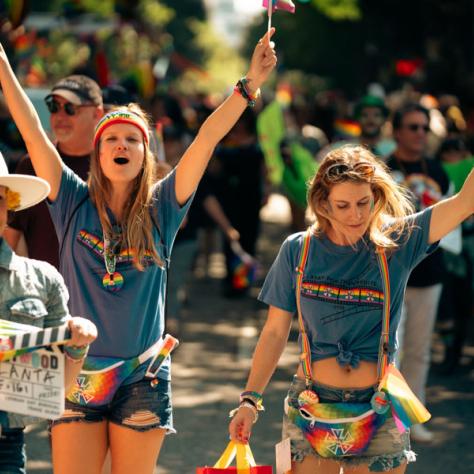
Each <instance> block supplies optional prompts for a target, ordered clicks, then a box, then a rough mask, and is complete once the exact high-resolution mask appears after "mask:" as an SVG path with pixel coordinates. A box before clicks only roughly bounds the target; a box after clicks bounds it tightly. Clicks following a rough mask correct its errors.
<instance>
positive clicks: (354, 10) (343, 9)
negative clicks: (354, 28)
mask: <svg viewBox="0 0 474 474" xmlns="http://www.w3.org/2000/svg"><path fill="white" fill-rule="evenodd" d="M312 4H313V5H314V6H315V7H316V8H317V9H319V10H320V11H321V13H323V14H324V15H326V16H327V17H328V18H331V19H332V20H359V19H360V17H361V11H360V8H359V0H312Z"/></svg>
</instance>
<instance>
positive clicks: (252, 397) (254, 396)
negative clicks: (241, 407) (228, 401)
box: [239, 390, 265, 411]
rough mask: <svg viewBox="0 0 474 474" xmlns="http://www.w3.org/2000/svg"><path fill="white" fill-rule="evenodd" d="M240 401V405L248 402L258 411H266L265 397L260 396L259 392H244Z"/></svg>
mask: <svg viewBox="0 0 474 474" xmlns="http://www.w3.org/2000/svg"><path fill="white" fill-rule="evenodd" d="M239 400H240V403H242V402H244V401H248V402H250V403H252V404H253V405H254V406H255V408H256V409H257V411H264V410H265V407H264V406H263V396H262V394H260V393H258V392H253V391H251V390H248V391H245V392H242V393H241V394H240V398H239Z"/></svg>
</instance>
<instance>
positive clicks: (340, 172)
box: [325, 162, 375, 181]
mask: <svg viewBox="0 0 474 474" xmlns="http://www.w3.org/2000/svg"><path fill="white" fill-rule="evenodd" d="M349 174H357V175H359V176H361V177H363V178H372V176H373V175H374V174H375V166H374V165H373V164H372V163H365V162H361V163H356V164H355V165H353V166H351V165H348V164H346V163H334V164H333V165H331V166H329V167H328V168H327V169H326V172H325V177H326V178H327V179H328V180H329V181H335V180H338V179H342V178H345V177H347V176H348V175H349Z"/></svg>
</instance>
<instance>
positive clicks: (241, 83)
mask: <svg viewBox="0 0 474 474" xmlns="http://www.w3.org/2000/svg"><path fill="white" fill-rule="evenodd" d="M248 82H249V81H248V79H247V78H246V77H242V79H239V80H238V81H237V84H236V85H235V87H234V92H237V93H238V94H240V95H241V96H242V97H243V98H244V99H245V100H246V101H247V105H248V106H249V107H254V106H255V104H256V102H257V99H258V98H259V97H260V89H257V90H256V91H255V93H254V94H251V93H250V91H249V90H248V87H247V84H248Z"/></svg>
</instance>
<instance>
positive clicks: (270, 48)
mask: <svg viewBox="0 0 474 474" xmlns="http://www.w3.org/2000/svg"><path fill="white" fill-rule="evenodd" d="M274 33H275V28H271V29H270V31H269V32H268V34H267V33H265V35H264V36H262V38H260V40H259V41H258V43H257V46H255V50H254V52H253V55H252V59H251V61H250V67H249V71H248V73H247V74H246V75H245V77H246V78H247V81H248V88H249V92H250V93H251V94H254V93H255V92H256V91H257V90H258V89H259V88H260V86H261V85H262V84H263V83H264V82H265V81H266V80H267V78H268V76H269V75H270V73H271V72H272V71H273V68H274V67H275V65H276V63H277V57H276V54H275V49H274V47H275V45H274V44H273V41H270V38H271V37H272V36H273V34H274Z"/></svg>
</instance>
